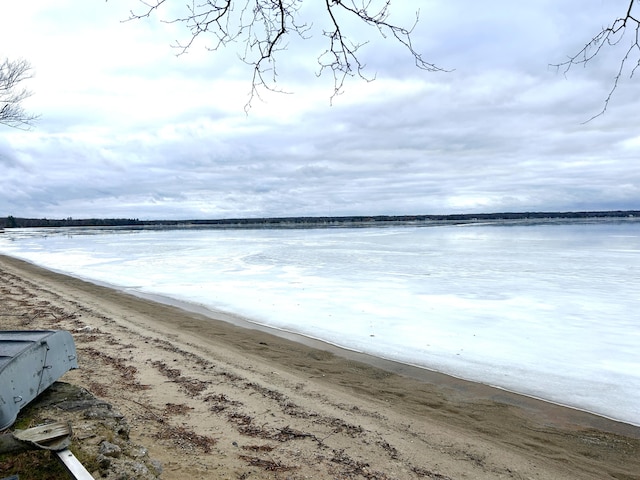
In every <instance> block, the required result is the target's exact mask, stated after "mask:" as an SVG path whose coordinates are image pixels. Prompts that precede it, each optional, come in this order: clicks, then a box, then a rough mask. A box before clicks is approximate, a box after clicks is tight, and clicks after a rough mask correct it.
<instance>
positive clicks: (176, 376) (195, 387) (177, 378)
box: [151, 360, 209, 396]
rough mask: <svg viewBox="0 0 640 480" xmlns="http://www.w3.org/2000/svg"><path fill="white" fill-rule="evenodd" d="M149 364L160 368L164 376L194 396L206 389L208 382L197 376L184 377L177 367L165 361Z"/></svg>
mask: <svg viewBox="0 0 640 480" xmlns="http://www.w3.org/2000/svg"><path fill="white" fill-rule="evenodd" d="M151 364H152V365H153V366H154V367H156V368H157V369H158V370H160V373H162V374H163V375H164V376H166V377H167V378H169V379H170V380H172V381H173V382H175V383H177V384H178V385H179V387H180V388H181V389H182V390H183V391H184V392H185V393H187V394H189V395H191V396H196V395H199V394H200V393H202V392H203V391H204V390H206V388H207V385H208V384H209V382H203V381H202V380H198V379H197V378H191V377H185V376H183V375H182V371H181V370H180V369H179V368H171V367H169V366H168V365H167V364H166V363H165V362H161V361H158V360H156V361H154V362H151Z"/></svg>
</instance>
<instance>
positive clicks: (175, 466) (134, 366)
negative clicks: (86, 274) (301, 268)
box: [0, 256, 640, 479]
mask: <svg viewBox="0 0 640 480" xmlns="http://www.w3.org/2000/svg"><path fill="white" fill-rule="evenodd" d="M0 301H1V307H0V322H1V326H2V329H5V330H6V329H43V328H46V329H49V328H59V329H65V330H69V331H71V332H72V334H73V336H74V339H75V342H76V346H77V349H78V354H79V363H80V369H78V370H75V371H72V372H69V373H67V374H66V375H65V376H64V377H63V380H64V381H67V382H70V383H73V384H77V385H79V386H83V387H85V388H87V389H89V390H90V391H91V392H92V393H94V394H95V395H96V396H98V397H100V398H103V399H105V400H106V401H108V402H110V403H113V404H114V405H116V406H117V407H118V409H119V410H120V411H122V412H123V413H124V414H125V415H126V417H127V419H128V421H129V424H130V425H131V437H132V439H133V440H134V441H136V442H137V443H140V444H142V445H144V446H146V447H147V448H148V449H149V453H150V456H151V457H153V458H155V459H157V460H159V461H160V462H161V463H162V464H163V466H164V472H163V474H162V478H165V479H174V478H175V479H178V478H181V479H182V478H184V476H185V475H189V476H190V477H191V478H193V479H198V478H203V479H204V478H229V479H232V478H233V479H236V478H245V479H246V478H283V479H284V478H291V479H298V478H320V479H325V478H326V479H335V478H367V479H374V478H375V479H387V478H397V479H415V478H431V479H462V478H469V479H495V478H514V479H529V478H531V479H533V478H536V479H541V478H542V479H570V478H571V479H607V478H616V479H632V478H640V428H638V427H634V426H631V425H627V424H624V423H619V422H614V421H611V420H608V419H605V418H602V417H598V416H595V415H590V414H587V413H584V412H580V411H577V410H573V409H569V408H565V407H561V406H557V405H553V404H550V403H547V402H543V401H539V400H535V399H530V398H527V397H523V396H519V395H515V394H512V393H509V392H506V391H503V390H499V389H494V388H491V387H487V386H484V385H480V384H477V383H473V382H466V381H463V380H459V379H456V378H452V377H449V376H447V375H442V374H438V373H435V372H430V371H427V370H424V369H419V368H414V367H410V366H406V365H401V364H396V363H393V362H389V361H384V360H381V359H376V358H373V357H368V356H366V355H361V354H357V353H354V352H345V351H342V350H340V349H338V348H336V347H333V346H330V345H326V344H323V343H321V342H314V341H311V340H308V339H301V338H297V337H295V336H288V335H284V337H283V336H277V335H273V334H272V332H269V331H268V330H266V329H256V328H247V326H248V325H247V324H244V323H243V321H242V319H238V318H234V317H232V316H229V315H225V314H223V313H219V312H215V313H214V312H209V315H205V314H204V313H205V312H204V311H197V309H191V310H187V309H184V308H180V307H179V306H177V305H168V304H164V303H159V302H156V301H152V300H150V299H147V298H140V297H136V296H133V295H129V294H127V293H124V292H121V291H118V290H115V289H110V288H107V287H104V286H99V285H95V284H92V283H87V282H84V281H82V280H79V279H76V278H73V277H69V276H65V275H60V274H57V273H55V272H51V271H48V270H45V269H41V268H39V267H36V266H34V265H31V264H29V263H25V262H22V261H20V260H16V259H13V258H9V257H3V256H0ZM212 316H213V317H214V318H212Z"/></svg>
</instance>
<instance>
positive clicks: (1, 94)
mask: <svg viewBox="0 0 640 480" xmlns="http://www.w3.org/2000/svg"><path fill="white" fill-rule="evenodd" d="M31 77H33V74H32V69H31V65H30V64H29V62H27V61H26V60H22V59H20V60H13V61H11V60H9V59H4V60H3V61H2V63H0V124H3V125H7V126H9V127H14V128H21V129H27V128H29V127H30V126H32V125H33V123H34V121H35V120H36V119H37V118H38V115H33V114H30V113H27V112H25V110H24V108H23V107H22V105H21V104H22V101H23V100H24V99H26V98H28V97H30V96H31V92H30V91H29V90H27V89H25V88H20V84H21V83H22V82H23V81H25V80H27V79H29V78H31Z"/></svg>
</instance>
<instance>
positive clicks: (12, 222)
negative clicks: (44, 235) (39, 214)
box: [0, 215, 142, 228]
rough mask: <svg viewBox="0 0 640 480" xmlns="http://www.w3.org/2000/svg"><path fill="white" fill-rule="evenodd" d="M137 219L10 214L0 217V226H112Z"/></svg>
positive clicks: (138, 223) (137, 221)
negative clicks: (56, 217) (21, 215)
mask: <svg viewBox="0 0 640 480" xmlns="http://www.w3.org/2000/svg"><path fill="white" fill-rule="evenodd" d="M141 223H142V222H140V221H139V220H138V219H135V220H134V219H130V218H85V219H74V218H71V217H68V218H64V219H61V220H51V219H48V218H16V217H13V216H11V215H9V216H8V217H5V218H2V217H0V228H32V227H112V226H122V225H140V224H141Z"/></svg>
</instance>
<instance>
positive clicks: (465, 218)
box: [0, 210, 640, 228]
mask: <svg viewBox="0 0 640 480" xmlns="http://www.w3.org/2000/svg"><path fill="white" fill-rule="evenodd" d="M627 217H638V218H640V210H608V211H585V212H503V213H464V214H452V215H374V216H367V215H353V216H335V217H334V216H324V217H267V218H226V219H211V220H138V219H137V218H136V219H131V218H89V219H73V218H71V217H69V218H65V219H61V220H51V219H47V218H42V219H36V218H16V217H13V216H11V215H9V216H8V217H4V218H2V217H0V228H32V227H138V228H145V227H147V228H154V227H155V228H162V227H210V228H212V227H220V228H225V227H226V228H231V227H236V228H260V227H262V228H269V227H290V228H292V227H293V228H295V227H298V228H301V227H312V226H318V227H324V226H361V225H362V226H366V225H372V224H380V225H384V224H388V225H390V224H414V223H434V222H481V221H495V220H544V219H549V220H554V219H587V218H627Z"/></svg>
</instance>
